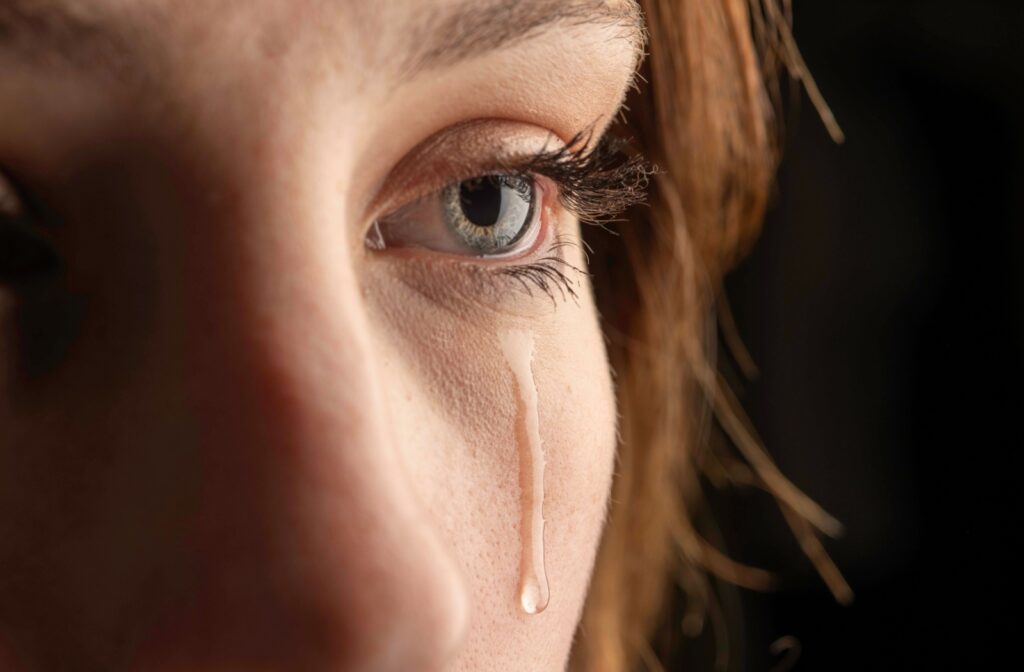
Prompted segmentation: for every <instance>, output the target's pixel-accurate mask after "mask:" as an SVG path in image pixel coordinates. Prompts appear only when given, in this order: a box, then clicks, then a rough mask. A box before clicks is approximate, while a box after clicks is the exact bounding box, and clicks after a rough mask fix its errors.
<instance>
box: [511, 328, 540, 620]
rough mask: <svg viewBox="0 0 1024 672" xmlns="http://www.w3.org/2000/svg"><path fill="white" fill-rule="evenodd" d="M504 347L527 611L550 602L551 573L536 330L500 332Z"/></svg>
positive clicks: (536, 610)
mask: <svg viewBox="0 0 1024 672" xmlns="http://www.w3.org/2000/svg"><path fill="white" fill-rule="evenodd" d="M499 340H500V342H501V349H502V351H503V352H504V354H505V359H506V360H507V361H508V365H509V368H510V369H511V370H512V375H513V376H514V377H515V380H516V387H517V388H518V390H519V395H518V396H519V403H518V407H519V408H518V413H517V414H516V415H517V417H518V430H517V432H516V436H517V441H516V442H517V444H518V446H519V474H520V476H519V481H520V484H521V486H522V504H521V506H522V525H521V529H522V559H521V561H520V567H521V570H520V579H519V603H520V605H521V606H522V608H523V611H525V612H526V613H527V614H539V613H540V612H542V611H544V609H545V608H546V607H547V606H548V598H549V595H550V593H549V589H548V577H547V572H546V571H545V568H544V447H543V444H542V442H541V438H540V417H539V414H538V411H537V385H536V383H535V382H534V379H533V371H532V364H533V334H532V333H530V332H527V331H519V330H511V331H507V332H505V333H503V334H501V335H500V336H499Z"/></svg>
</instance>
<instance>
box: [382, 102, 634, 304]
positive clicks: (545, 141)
mask: <svg viewBox="0 0 1024 672" xmlns="http://www.w3.org/2000/svg"><path fill="white" fill-rule="evenodd" d="M487 125H488V124H487V122H475V123H473V124H471V125H467V126H464V127H458V128H455V129H452V130H450V131H449V132H446V133H445V134H442V135H441V137H438V138H434V139H432V140H430V141H428V142H427V143H425V145H424V147H423V148H421V149H419V150H414V151H413V152H412V154H411V155H410V157H409V159H407V160H403V162H402V164H404V165H403V166H402V167H401V169H400V170H399V171H398V173H399V177H398V178H396V181H397V182H398V183H400V184H402V185H405V193H407V194H411V195H409V196H406V197H405V198H401V197H400V198H398V199H397V201H398V203H397V205H395V206H394V207H390V208H384V209H383V211H382V214H380V215H378V216H376V217H374V218H373V220H372V223H371V225H370V227H369V229H368V231H367V234H366V239H365V243H366V247H367V249H368V250H370V251H371V252H373V253H377V254H393V255H395V256H398V257H405V258H408V257H410V256H414V257H422V256H427V257H430V258H432V259H434V260H435V261H439V262H448V263H451V264H456V265H461V266H462V267H464V268H466V267H468V268H469V269H470V270H471V271H472V272H474V273H475V274H476V275H477V276H479V275H480V273H481V272H482V273H485V274H487V276H488V277H496V278H499V279H502V280H509V281H511V282H512V284H513V286H514V287H516V288H518V289H523V290H525V291H526V293H528V294H530V295H531V296H532V295H533V292H534V290H536V289H539V290H541V293H542V294H546V295H547V296H549V297H550V298H552V299H554V298H555V297H556V296H558V297H569V296H571V297H573V298H575V297H576V292H575V290H574V286H575V284H576V283H575V281H574V280H573V279H572V277H571V275H572V274H573V273H574V272H577V273H582V270H581V269H579V268H577V267H576V266H574V265H573V264H572V263H570V262H569V261H568V260H567V259H566V255H565V254H564V251H565V250H566V248H568V247H570V246H572V245H576V244H578V240H576V239H575V238H574V236H573V235H572V234H571V233H569V232H568V231H566V230H564V228H565V225H564V220H565V218H564V217H563V216H562V215H563V214H566V213H567V214H569V215H572V216H575V217H577V218H578V219H579V220H580V221H581V222H584V223H600V222H603V221H607V220H609V219H612V218H614V217H615V216H616V215H617V214H619V213H620V212H622V211H623V210H624V209H626V208H628V207H629V206H631V205H634V204H636V203H638V202H640V201H642V200H643V197H644V195H645V190H646V186H647V181H648V178H649V176H650V174H651V173H652V170H651V168H650V167H649V165H648V164H647V163H646V161H644V160H643V158H642V157H640V156H637V155H632V156H630V155H629V154H628V153H627V152H626V151H625V150H624V146H625V143H624V142H623V141H620V140H618V139H616V138H615V137H613V136H609V135H606V136H604V137H602V138H601V139H600V140H597V141H593V142H592V141H591V136H590V135H589V133H588V132H586V131H584V132H581V133H580V134H578V135H577V136H575V137H573V138H571V139H570V140H569V141H568V142H564V143H563V142H559V141H557V140H556V139H554V137H553V136H552V135H551V134H550V133H540V134H539V135H536V134H535V136H534V140H533V141H532V142H530V141H525V142H524V141H521V136H518V137H520V141H518V142H511V143H510V142H509V141H508V140H507V138H506V136H505V135H504V134H506V133H508V134H513V135H514V134H515V133H518V132H519V130H517V129H514V128H512V127H511V126H510V124H508V123H497V124H495V126H496V128H493V129H490V131H483V130H482V129H485V128H486V127H487ZM535 133H536V132H535ZM420 173H423V174H425V175H426V176H427V177H426V178H425V180H426V183H427V185H430V184H431V180H433V184H434V185H436V184H437V183H438V182H440V183H441V184H440V186H428V187H426V188H425V189H421V190H419V191H417V190H416V189H415V188H412V189H410V188H409V187H408V186H407V185H409V184H416V183H417V180H418V179H419V177H418V175H419V174H420ZM400 191H401V190H400Z"/></svg>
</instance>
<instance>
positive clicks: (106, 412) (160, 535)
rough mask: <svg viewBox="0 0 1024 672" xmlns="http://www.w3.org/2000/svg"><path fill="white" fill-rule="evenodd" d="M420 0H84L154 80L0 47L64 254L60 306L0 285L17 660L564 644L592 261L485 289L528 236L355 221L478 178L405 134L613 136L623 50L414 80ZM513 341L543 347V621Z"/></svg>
mask: <svg viewBox="0 0 1024 672" xmlns="http://www.w3.org/2000/svg"><path fill="white" fill-rule="evenodd" d="M48 4H53V5H59V4H61V3H48ZM427 4H428V3H425V2H422V1H421V0H415V1H414V0H396V1H395V2H392V3H388V4H387V5H386V9H380V10H378V9H376V7H377V5H376V3H372V4H371V3H359V2H345V1H342V0H332V1H326V0H322V1H314V0H302V1H299V0H209V1H207V2H204V3H196V5H197V6H201V10H200V9H194V8H193V6H192V5H191V4H190V7H189V10H188V11H185V10H183V9H181V8H182V7H183V5H182V4H180V3H175V2H173V1H172V0H133V1H132V2H126V1H125V0H83V1H82V2H79V3H77V4H76V7H77V8H78V9H79V10H80V11H82V12H85V13H87V14H89V15H90V16H93V15H94V16H95V17H97V18H96V21H97V23H100V24H102V25H105V26H108V27H111V29H113V26H115V25H116V26H118V27H120V28H122V29H123V28H124V27H126V26H128V27H130V34H131V36H132V37H131V39H130V40H129V41H127V42H128V44H129V45H130V54H131V62H132V63H134V66H133V69H132V70H128V69H125V68H123V67H122V68H115V69H114V71H113V72H110V71H108V69H106V68H102V67H100V66H96V67H91V66H88V65H82V67H81V68H79V69H72V68H70V67H69V66H68V65H67V64H65V63H59V62H57V60H56V59H53V58H49V57H48V56H47V52H45V51H43V50H39V51H37V52H35V53H33V52H32V49H31V46H30V47H29V48H27V49H17V50H14V49H11V50H7V51H0V72H3V76H2V77H0V169H2V171H3V173H4V174H7V175H10V176H12V178H16V179H17V180H18V181H19V184H21V185H23V186H24V187H25V188H26V189H28V190H30V191H31V193H32V194H33V197H34V199H35V200H37V201H38V202H39V203H42V204H44V205H45V208H46V211H47V212H48V213H49V214H50V215H52V217H53V221H54V222H57V223H56V224H54V225H53V226H52V227H49V228H46V236H47V238H48V239H49V240H50V241H51V242H52V245H53V247H54V249H55V250H56V251H57V253H58V254H59V255H60V257H61V258H62V260H63V261H64V263H65V264H66V269H67V270H66V272H65V273H64V274H63V275H62V276H61V277H60V279H59V280H58V281H56V282H55V288H54V289H51V290H48V291H49V294H48V296H50V297H51V299H50V300H43V299H41V298H39V297H38V296H36V295H34V294H33V295H31V296H29V295H26V294H25V293H23V292H20V291H15V290H14V289H13V288H10V287H3V286H2V285H0V427H2V428H3V431H2V432H0V667H2V669H4V670H26V671H33V672H34V671H36V670H47V671H49V670H94V669H95V670H245V671H250V670H252V671H256V670H260V671H263V670H266V671H271V670H275V671H276V670H325V671H326V670H331V671H337V670H442V669H443V670H506V671H507V670H561V669H563V668H564V667H565V665H566V662H567V660H568V655H569V651H570V647H571V642H572V638H573V634H574V631H575V629H576V626H577V623H578V620H579V617H580V613H581V609H582V606H583V602H584V599H585V596H586V592H587V585H588V581H589V577H590V574H591V571H592V566H593V561H594V556H595V552H596V549H597V545H598V542H599V539H600V533H601V528H602V524H603V521H604V514H605V507H606V502H607V497H608V492H609V486H610V477H611V471H612V465H613V455H614V447H615V408H614V397H613V392H612V387H611V382H610V376H609V371H608V365H607V359H606V356H605V351H604V346H603V341H602V337H601V334H600V331H599V327H598V319H597V314H596V311H595V309H594V303H593V299H592V296H591V294H590V290H589V287H588V285H587V282H586V280H585V278H581V277H578V276H575V275H573V276H572V278H573V282H574V283H575V282H577V281H579V284H578V286H577V291H578V293H579V299H578V301H573V300H572V299H568V300H562V299H561V298H556V300H554V301H552V300H551V299H549V297H547V296H546V295H544V294H543V293H542V292H539V291H535V292H534V293H533V296H530V295H528V294H527V293H526V292H524V291H522V290H521V289H517V288H516V287H515V286H514V284H513V283H511V282H510V281H509V280H508V279H504V280H495V281H493V282H482V281H481V277H482V272H489V270H488V269H493V268H495V267H496V266H500V265H502V264H511V263H523V262H524V261H529V259H518V260H514V261H509V260H498V261H495V260H479V259H469V258H462V259H456V258H453V257H452V256H451V255H443V254H439V253H435V252H433V251H430V250H425V249H419V248H397V249H393V250H392V249H388V250H382V251H377V250H369V249H367V247H366V245H365V244H364V240H365V237H366V235H367V231H368V229H369V227H370V225H371V223H372V221H373V219H374V217H375V216H378V215H379V214H381V213H383V212H386V211H388V209H389V208H391V207H392V206H396V205H400V204H401V203H402V202H403V199H404V200H408V196H409V194H410V193H412V192H417V193H428V192H430V191H432V190H436V189H437V188H440V187H441V186H443V184H444V183H445V182H446V181H448V182H450V181H452V180H453V179H458V178H460V177H466V175H450V174H449V175H445V174H444V173H445V166H444V164H445V157H436V156H434V157H432V156H420V155H418V154H417V152H416V148H417V147H418V146H420V145H421V143H423V142H424V141H425V140H427V139H428V138H430V137H434V136H436V135H437V134H439V133H441V134H443V133H445V132H447V129H451V128H453V127H456V126H458V125H459V124H463V123H465V122H473V121H480V120H482V121H483V123H481V124H479V125H475V126H474V127H473V129H474V130H473V138H472V141H469V140H467V142H465V143H463V145H464V146H466V147H469V148H470V150H471V151H469V150H467V153H471V154H473V156H464V157H459V158H458V161H459V162H460V165H463V166H469V165H472V164H473V163H474V162H477V163H482V162H485V161H487V160H489V159H490V158H491V157H489V156H486V155H484V156H480V155H479V154H482V153H484V154H485V153H486V152H488V151H492V152H497V151H501V150H502V148H505V149H508V148H512V149H513V150H514V148H516V147H520V146H534V147H536V146H538V145H543V143H544V142H545V141H546V140H547V139H549V136H550V135H551V134H554V135H555V136H556V137H558V138H562V139H568V138H571V137H572V136H574V135H575V134H576V133H578V132H580V131H582V130H584V129H586V128H587V127H588V126H589V125H591V124H594V123H595V122H596V127H597V128H598V129H599V130H600V129H601V128H602V127H603V126H604V125H606V124H607V123H608V121H609V120H610V119H611V118H612V117H613V115H614V114H615V112H616V111H617V109H618V107H619V105H620V103H621V100H622V97H623V95H624V92H625V90H626V88H627V86H628V85H629V82H630V78H631V76H632V73H633V71H634V67H635V62H636V49H635V42H634V41H632V40H630V39H627V38H625V37H623V33H624V31H623V29H622V28H621V27H614V26H609V25H607V24H596V23H595V24H593V25H590V24H586V23H579V22H577V23H574V24H569V23H566V22H563V23H556V24H553V25H552V26H550V27H548V28H546V29H545V30H544V32H543V34H542V35H537V36H534V37H532V38H527V39H522V40H516V41H514V42H512V43H510V44H508V45H505V46H504V47H503V48H501V49H499V50H497V51H494V52H490V53H486V54H482V55H479V56H475V57H473V58H470V59H469V60H465V61H462V62H458V63H442V64H440V65H435V66H433V67H431V68H429V69H427V70H424V71H421V72H416V73H414V74H412V75H411V76H410V75H409V74H408V69H403V68H402V67H400V66H396V65H395V63H396V62H398V63H401V59H394V58H392V54H394V53H397V52H399V51H401V50H402V49H403V48H407V47H408V41H409V34H410V33H409V26H411V25H416V21H418V20H419V17H422V16H423V11H424V7H425V5H427ZM429 4H430V5H431V7H432V8H433V9H436V10H437V11H438V12H443V11H445V10H450V9H452V8H454V7H455V6H456V3H454V2H450V1H449V0H432V2H431V3H429ZM370 7H373V8H374V9H373V10H370V9H369V8H370ZM100 51H101V53H100V57H101V58H102V57H104V56H103V54H105V53H106V52H103V51H102V50H100ZM136 66H137V67H136ZM136 69H137V72H136V71H135V70H136ZM143 73H144V74H143ZM494 120H503V121H501V122H495V121H494ZM492 122H494V123H492ZM409 157H413V158H409ZM418 165H419V166H421V167H422V168H421V169H417V166H418ZM396 167H397V170H396ZM548 188H549V189H550V185H549V187H548ZM548 196H550V193H548ZM543 216H544V217H545V222H546V223H547V226H549V227H550V228H549V229H548V231H549V233H551V234H554V233H557V234H558V235H568V236H571V237H574V238H578V236H579V232H578V224H577V222H576V220H575V219H574V218H573V217H572V215H570V214H569V213H568V212H566V211H564V210H563V209H562V208H561V207H560V206H559V205H558V204H557V202H556V201H555V199H553V198H546V200H545V201H544V213H543ZM543 253H544V250H543V249H541V250H539V251H537V252H536V254H535V255H534V256H539V255H542V254H543ZM564 253H565V255H566V257H567V260H568V261H570V262H572V263H574V264H576V265H577V266H581V267H582V265H583V263H584V261H583V259H582V254H581V252H580V251H579V249H578V248H567V249H566V251H565V252H564ZM501 283H506V284H501ZM26 306H27V307H26ZM26 315H28V316H30V317H25V316H26ZM30 323H31V324H32V325H36V326H37V327H38V328H39V329H40V330H41V331H38V332H35V334H36V335H35V336H32V338H33V339H36V340H34V341H33V343H35V342H36V341H38V343H39V344H38V345H34V346H31V347H30V344H27V341H26V338H27V336H26V333H27V330H28V328H29V327H28V326H27V325H28V324H30ZM511 329H518V330H524V331H529V332H531V333H532V334H533V335H534V337H535V341H536V353H535V357H534V361H533V375H534V378H535V381H536V386H537V391H538V398H539V407H538V411H539V418H540V433H541V436H542V439H543V444H544V451H545V456H546V470H545V498H544V502H543V506H544V517H545V520H546V523H547V524H546V530H545V553H546V566H547V567H546V568H547V574H548V578H549V581H550V586H551V602H550V605H549V606H548V608H547V610H546V611H544V612H543V613H541V614H539V615H536V616H529V615H527V614H525V613H524V612H523V611H522V610H521V608H520V606H519V593H518V590H519V572H520V561H521V542H522V540H521V529H522V524H523V518H522V515H523V506H524V503H523V501H522V498H521V483H520V471H519V459H520V454H519V449H520V446H519V443H520V439H521V437H520V433H521V432H520V429H519V427H520V424H519V423H520V422H521V419H520V418H519V415H518V413H517V402H516V400H517V396H516V395H517V392H516V387H515V380H514V378H513V375H512V372H511V370H510V368H509V364H508V362H507V361H506V360H505V358H504V356H503V354H502V351H501V348H500V343H499V336H500V334H502V333H505V332H507V331H509V330H511ZM37 351H38V352H37ZM40 353H42V354H40Z"/></svg>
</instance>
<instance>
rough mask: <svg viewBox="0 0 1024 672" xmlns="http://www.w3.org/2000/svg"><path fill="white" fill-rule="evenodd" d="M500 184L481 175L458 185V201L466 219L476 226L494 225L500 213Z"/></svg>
mask: <svg viewBox="0 0 1024 672" xmlns="http://www.w3.org/2000/svg"><path fill="white" fill-rule="evenodd" d="M501 189H502V187H501V184H499V183H498V182H497V181H496V180H494V179H492V178H489V177H483V178H478V179H475V180H466V181H465V182H463V183H462V184H461V185H459V202H460V204H461V205H462V212H464V213H465V215H466V219H468V220H469V221H470V222H472V223H473V224H474V225H476V226H494V225H495V224H496V223H497V222H498V216H499V215H500V214H501Z"/></svg>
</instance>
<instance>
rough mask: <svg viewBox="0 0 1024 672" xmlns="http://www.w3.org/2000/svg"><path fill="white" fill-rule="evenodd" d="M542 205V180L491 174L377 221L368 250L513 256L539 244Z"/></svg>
mask: <svg viewBox="0 0 1024 672" xmlns="http://www.w3.org/2000/svg"><path fill="white" fill-rule="evenodd" d="M543 200H544V193H543V189H542V187H541V185H540V184H538V179H537V178H534V177H533V176H530V175H518V174H514V173H490V174H486V175H480V176H476V177H472V178H469V179H465V180H459V181H456V182H452V183H451V184H448V185H446V186H445V187H443V188H442V189H440V190H437V191H435V192H433V193H430V194H428V195H426V196H425V197H423V198H419V199H416V200H415V201H413V202H411V203H409V204H407V205H405V206H402V207H401V208H399V209H398V210H396V211H394V212H392V213H389V214H386V215H384V216H383V217H380V218H379V219H377V220H376V221H375V222H374V223H373V228H372V230H371V231H370V235H369V236H368V238H367V246H368V247H370V248H371V249H375V250H384V249H388V248H395V247H418V248H422V249H425V250H433V251H435V252H443V253H448V254H453V255H468V256H477V257H481V258H487V257H502V256H515V255H517V254H518V253H520V252H521V251H522V250H524V249H529V247H530V246H531V245H532V244H533V243H534V242H535V241H536V240H537V238H538V230H539V229H540V227H541V225H542V221H541V220H542V217H541V208H540V207H539V205H540V204H541V203H542V202H543Z"/></svg>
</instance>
